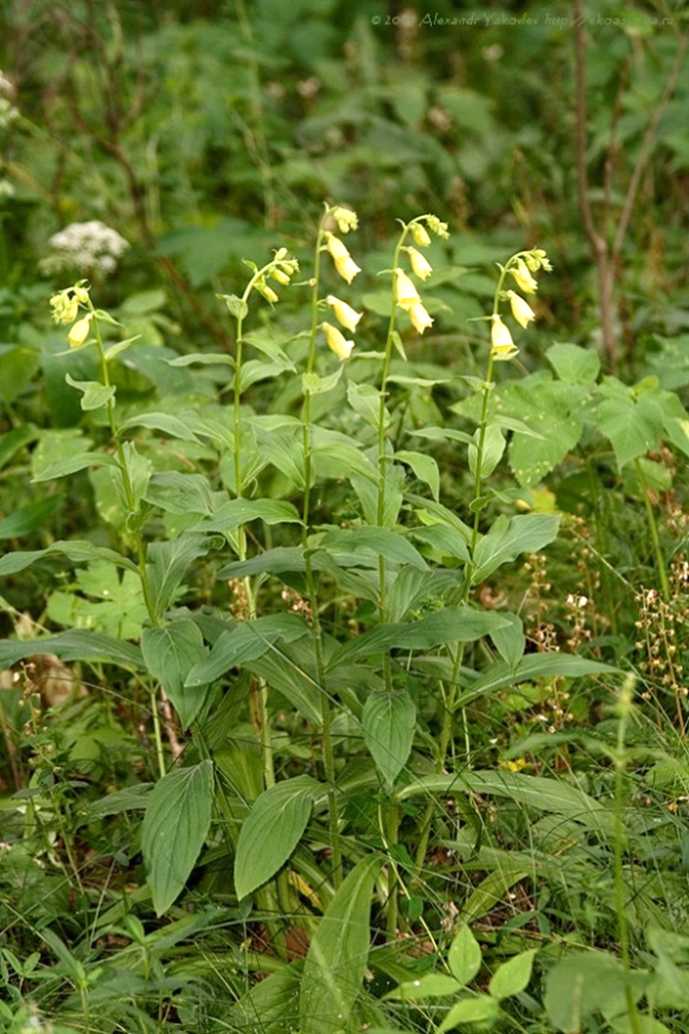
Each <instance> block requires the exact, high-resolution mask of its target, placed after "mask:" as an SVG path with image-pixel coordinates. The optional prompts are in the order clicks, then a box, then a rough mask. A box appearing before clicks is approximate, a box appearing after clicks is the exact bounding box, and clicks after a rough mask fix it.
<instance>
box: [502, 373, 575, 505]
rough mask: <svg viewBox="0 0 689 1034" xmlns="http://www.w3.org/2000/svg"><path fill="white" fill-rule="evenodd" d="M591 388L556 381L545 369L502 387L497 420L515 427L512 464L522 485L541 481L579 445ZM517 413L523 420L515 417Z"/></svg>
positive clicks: (506, 425)
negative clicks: (523, 426) (586, 401)
mask: <svg viewBox="0 0 689 1034" xmlns="http://www.w3.org/2000/svg"><path fill="white" fill-rule="evenodd" d="M588 391H589V389H588V388H586V387H584V386H583V385H578V384H577V385H575V384H566V383H563V382H561V381H553V380H552V379H550V376H549V374H545V373H538V374H531V375H530V376H529V377H525V378H524V379H523V380H522V381H519V382H517V383H512V384H509V385H507V386H506V387H505V388H504V389H503V390H501V392H500V407H501V408H500V410H499V411H497V412H496V416H495V420H494V422H495V423H498V424H500V425H501V426H502V427H506V428H507V427H510V426H511V429H512V430H514V431H515V434H514V436H513V438H512V443H511V445H510V466H511V468H512V470H513V471H514V474H515V476H516V478H517V481H518V482H519V484H520V485H524V486H530V485H536V484H538V483H539V482H540V481H542V480H543V478H544V477H545V476H546V474H549V473H550V471H551V470H553V469H554V468H555V467H556V466H557V464H558V463H561V462H562V460H563V459H564V458H565V456H566V455H567V453H568V452H570V451H571V450H572V449H574V448H575V446H576V445H577V442H578V441H579V439H580V438H581V434H582V430H583V423H582V419H581V409H582V405H583V403H584V401H585V399H586V397H587V395H588ZM504 410H507V412H508V413H509V418H508V417H505V416H504V415H503V413H504ZM517 415H518V416H519V418H520V421H519V422H516V421H515V420H514V417H515V416H517ZM519 423H521V424H522V425H524V424H525V425H526V427H525V430H520V429H519Z"/></svg>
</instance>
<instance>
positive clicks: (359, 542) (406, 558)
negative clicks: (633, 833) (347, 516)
mask: <svg viewBox="0 0 689 1034" xmlns="http://www.w3.org/2000/svg"><path fill="white" fill-rule="evenodd" d="M320 545H321V546H322V547H323V549H329V548H333V549H347V550H351V551H353V552H356V553H359V552H362V553H370V554H373V555H377V556H382V557H384V558H385V559H386V560H389V561H390V562H391V563H396V564H411V565H412V567H419V568H421V570H426V569H427V564H426V561H425V560H424V559H423V557H422V556H421V554H420V553H419V552H418V550H416V549H415V548H414V546H412V544H411V542H409V541H408V540H407V539H406V538H404V536H403V535H400V534H399V533H398V532H396V531H390V530H389V529H388V528H371V527H362V528H336V529H333V530H332V531H328V532H326V534H325V535H324V536H323V538H322V539H321V542H320Z"/></svg>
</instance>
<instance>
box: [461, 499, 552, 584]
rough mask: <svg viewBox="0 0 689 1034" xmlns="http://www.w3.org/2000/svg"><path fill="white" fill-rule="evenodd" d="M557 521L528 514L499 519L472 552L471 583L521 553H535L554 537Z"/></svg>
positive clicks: (549, 515)
mask: <svg viewBox="0 0 689 1034" xmlns="http://www.w3.org/2000/svg"><path fill="white" fill-rule="evenodd" d="M559 526H560V518H559V516H557V515H554V514H544V513H527V514H520V515H519V516H518V517H512V518H511V519H509V520H508V519H507V518H506V517H498V519H497V520H496V521H495V523H494V524H493V526H492V528H491V529H490V531H489V532H488V533H487V534H486V535H484V536H483V537H482V538H481V539H480V541H479V542H478V544H477V546H476V549H475V551H474V564H475V569H474V573H473V575H472V583H473V584H474V585H479V584H480V583H481V582H483V581H485V580H486V578H489V577H490V575H492V574H493V573H494V572H495V571H497V569H498V568H499V567H501V566H502V564H506V563H509V562H510V561H512V560H515V559H516V557H518V556H519V555H520V554H521V553H536V552H538V550H539V549H543V547H544V546H547V545H548V544H549V543H550V542H552V541H553V539H554V538H556V536H557V532H558V528H559Z"/></svg>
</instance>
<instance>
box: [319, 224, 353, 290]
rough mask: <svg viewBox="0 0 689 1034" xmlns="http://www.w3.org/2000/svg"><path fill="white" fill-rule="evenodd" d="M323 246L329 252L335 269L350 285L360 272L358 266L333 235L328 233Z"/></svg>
mask: <svg viewBox="0 0 689 1034" xmlns="http://www.w3.org/2000/svg"><path fill="white" fill-rule="evenodd" d="M325 246H326V248H327V249H328V251H329V252H330V255H331V257H332V260H333V262H334V263H335V269H336V270H337V272H338V273H339V275H340V276H341V277H342V279H343V280H346V281H347V283H348V284H351V282H352V280H353V279H354V277H355V276H356V275H357V273H360V272H361V269H360V268H359V266H357V264H356V262H355V261H354V259H353V258H352V256H351V255H350V254H349V252H348V251H347V248H346V247H345V245H344V244H343V243H342V241H341V240H340V239H339V237H335V235H334V234H332V233H329V234H328V235H327V237H326V242H325Z"/></svg>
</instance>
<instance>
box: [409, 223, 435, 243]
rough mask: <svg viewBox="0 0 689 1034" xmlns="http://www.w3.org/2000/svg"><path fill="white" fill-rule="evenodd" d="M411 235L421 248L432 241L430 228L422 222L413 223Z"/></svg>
mask: <svg viewBox="0 0 689 1034" xmlns="http://www.w3.org/2000/svg"><path fill="white" fill-rule="evenodd" d="M411 235H412V237H413V238H414V244H418V246H419V247H420V248H427V247H428V245H429V244H430V243H431V238H430V237H429V236H428V230H427V229H426V227H425V226H423V225H422V224H421V223H413V224H412V228H411Z"/></svg>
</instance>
